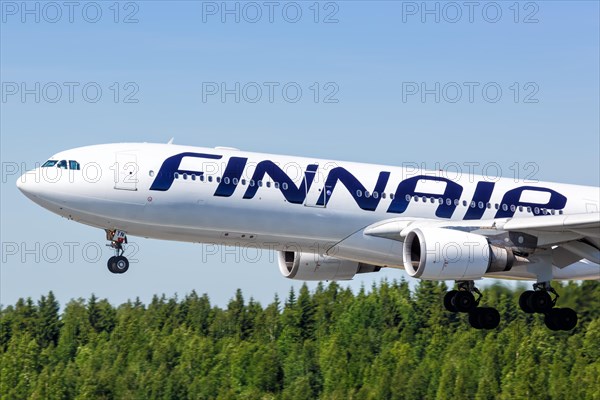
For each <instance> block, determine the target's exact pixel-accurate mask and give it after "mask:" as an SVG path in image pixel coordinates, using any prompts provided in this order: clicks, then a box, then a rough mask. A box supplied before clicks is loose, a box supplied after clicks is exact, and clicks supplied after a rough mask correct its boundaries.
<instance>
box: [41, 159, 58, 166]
mask: <svg viewBox="0 0 600 400" xmlns="http://www.w3.org/2000/svg"><path fill="white" fill-rule="evenodd" d="M57 162H58V160H48V161H46V162H45V163H44V165H42V168H44V167H54V166H55V165H56V163H57Z"/></svg>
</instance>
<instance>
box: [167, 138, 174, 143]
mask: <svg viewBox="0 0 600 400" xmlns="http://www.w3.org/2000/svg"><path fill="white" fill-rule="evenodd" d="M173 140H175V137H172V138H171V139H170V140H169V141H168V142H167V144H173Z"/></svg>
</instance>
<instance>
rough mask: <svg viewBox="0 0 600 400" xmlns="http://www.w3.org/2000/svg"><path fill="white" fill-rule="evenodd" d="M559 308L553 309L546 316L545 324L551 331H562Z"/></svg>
mask: <svg viewBox="0 0 600 400" xmlns="http://www.w3.org/2000/svg"><path fill="white" fill-rule="evenodd" d="M558 310H559V309H558V308H553V309H552V310H550V311H549V312H547V313H546V315H545V316H544V323H545V324H546V327H547V328H548V329H550V330H551V331H560V330H561V328H560V315H559V312H558Z"/></svg>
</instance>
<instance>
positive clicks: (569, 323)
mask: <svg viewBox="0 0 600 400" xmlns="http://www.w3.org/2000/svg"><path fill="white" fill-rule="evenodd" d="M559 310H560V319H561V320H562V321H561V322H562V323H561V327H562V329H563V331H570V330H571V329H575V327H576V326H577V313H576V312H575V310H573V309H571V308H559Z"/></svg>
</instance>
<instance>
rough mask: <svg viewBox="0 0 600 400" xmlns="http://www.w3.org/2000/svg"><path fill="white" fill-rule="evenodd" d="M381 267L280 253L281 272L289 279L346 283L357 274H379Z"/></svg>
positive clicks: (311, 254) (290, 252) (321, 257)
mask: <svg viewBox="0 0 600 400" xmlns="http://www.w3.org/2000/svg"><path fill="white" fill-rule="evenodd" d="M380 269H381V267H378V266H375V265H370V264H363V263H360V262H356V261H350V260H341V259H339V258H335V257H329V256H323V255H319V254H313V253H299V252H293V251H280V252H279V270H280V271H281V274H282V275H283V276H284V277H286V278H288V279H296V280H302V281H344V280H350V279H352V278H353V277H354V275H356V274H362V273H366V272H378V271H379V270H380Z"/></svg>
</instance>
